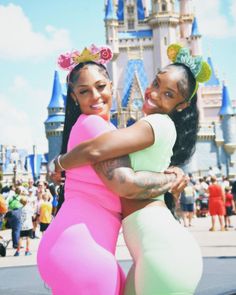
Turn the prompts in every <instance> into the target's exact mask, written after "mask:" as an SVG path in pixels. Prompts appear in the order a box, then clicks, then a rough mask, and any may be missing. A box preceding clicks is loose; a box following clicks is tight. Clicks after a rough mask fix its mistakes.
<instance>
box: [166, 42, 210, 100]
mask: <svg viewBox="0 0 236 295" xmlns="http://www.w3.org/2000/svg"><path fill="white" fill-rule="evenodd" d="M167 55H168V57H169V59H170V60H171V61H172V62H174V63H180V64H184V65H185V66H187V67H188V68H189V69H190V71H191V72H192V74H193V76H194V78H195V79H196V86H195V89H194V91H193V94H192V95H191V97H190V98H188V99H187V101H190V100H191V99H192V98H193V96H194V95H195V93H196V92H197V90H198V86H199V83H203V82H206V81H208V80H209V79H210V77H211V68H210V66H209V64H208V63H207V62H205V61H203V58H202V57H201V56H195V57H194V56H192V55H191V54H190V51H189V49H188V48H185V47H182V46H181V45H179V44H171V45H170V46H169V47H168V48H167Z"/></svg>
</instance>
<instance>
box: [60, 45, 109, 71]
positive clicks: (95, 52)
mask: <svg viewBox="0 0 236 295" xmlns="http://www.w3.org/2000/svg"><path fill="white" fill-rule="evenodd" d="M112 56H113V53H112V51H111V49H110V47H108V46H102V47H96V46H95V45H94V44H92V45H91V46H90V48H88V47H85V48H84V50H83V51H82V52H81V53H80V52H79V51H78V50H74V51H72V52H67V53H65V54H61V55H60V56H59V57H58V60H57V64H58V66H59V67H60V68H61V69H62V70H67V71H72V70H73V68H74V67H75V66H77V65H78V64H80V63H82V62H87V61H94V62H96V63H98V64H103V65H104V64H106V63H108V62H109V61H110V60H111V59H112Z"/></svg>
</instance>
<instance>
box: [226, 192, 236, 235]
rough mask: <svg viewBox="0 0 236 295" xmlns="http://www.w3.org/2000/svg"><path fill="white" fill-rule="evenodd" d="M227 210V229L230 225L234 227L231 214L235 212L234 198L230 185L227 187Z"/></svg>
mask: <svg viewBox="0 0 236 295" xmlns="http://www.w3.org/2000/svg"><path fill="white" fill-rule="evenodd" d="M225 211H226V212H225V229H226V230H227V228H228V227H233V226H232V225H231V220H230V219H231V218H230V216H231V215H233V212H235V204H234V198H233V195H232V193H231V188H230V187H229V186H226V187H225Z"/></svg>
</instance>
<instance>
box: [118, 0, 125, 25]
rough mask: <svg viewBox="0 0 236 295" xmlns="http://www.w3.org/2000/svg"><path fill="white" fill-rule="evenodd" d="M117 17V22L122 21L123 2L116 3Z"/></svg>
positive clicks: (120, 0)
mask: <svg viewBox="0 0 236 295" xmlns="http://www.w3.org/2000/svg"><path fill="white" fill-rule="evenodd" d="M117 17H118V20H119V21H124V0H119V1H118V9H117Z"/></svg>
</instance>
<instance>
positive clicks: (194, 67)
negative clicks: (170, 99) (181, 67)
mask: <svg viewBox="0 0 236 295" xmlns="http://www.w3.org/2000/svg"><path fill="white" fill-rule="evenodd" d="M175 62H178V63H182V64H185V65H186V66H187V67H189V69H190V71H191V72H192V73H193V75H194V77H197V75H198V74H199V73H200V70H201V66H202V58H201V57H196V58H194V57H193V56H191V55H190V52H189V49H188V48H181V49H180V50H179V52H178V54H177V57H176V60H175Z"/></svg>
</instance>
